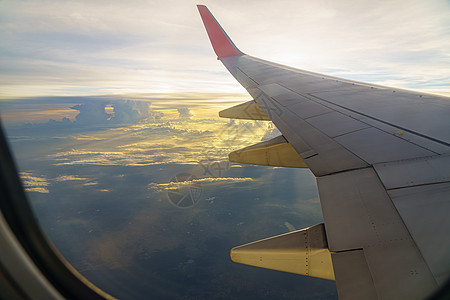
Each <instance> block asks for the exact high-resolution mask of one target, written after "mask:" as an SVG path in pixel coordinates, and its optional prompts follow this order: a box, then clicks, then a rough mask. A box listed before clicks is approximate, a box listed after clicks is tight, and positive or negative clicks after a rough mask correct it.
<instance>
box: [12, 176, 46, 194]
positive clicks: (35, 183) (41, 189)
mask: <svg viewBox="0 0 450 300" xmlns="http://www.w3.org/2000/svg"><path fill="white" fill-rule="evenodd" d="M19 176H20V178H21V179H22V183H23V185H24V187H25V191H27V192H37V193H42V194H48V193H49V190H48V186H49V185H50V183H49V182H48V180H47V178H45V177H38V176H34V175H33V174H32V173H31V172H20V173H19Z"/></svg>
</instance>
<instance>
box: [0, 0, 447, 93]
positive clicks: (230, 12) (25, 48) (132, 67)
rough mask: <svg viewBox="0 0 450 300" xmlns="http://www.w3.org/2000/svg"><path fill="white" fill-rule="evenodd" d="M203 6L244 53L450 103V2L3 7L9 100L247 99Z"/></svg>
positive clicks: (0, 79) (46, 1)
mask: <svg viewBox="0 0 450 300" xmlns="http://www.w3.org/2000/svg"><path fill="white" fill-rule="evenodd" d="M196 4H205V5H207V6H208V8H209V9H210V10H211V12H212V13H213V14H214V15H215V17H216V19H218V20H219V22H220V23H221V25H222V27H223V28H224V29H225V30H226V31H227V33H228V35H229V36H230V37H231V38H232V39H233V41H234V42H235V44H236V45H237V46H238V47H239V48H240V49H241V50H242V51H243V52H245V53H248V54H251V55H253V56H256V57H260V58H263V59H266V60H271V61H275V62H279V63H282V64H286V65H290V66H293V67H297V68H301V69H305V70H310V71H315V72H320V73H326V74H329V75H334V76H340V77H344V78H349V79H354V80H360V81H367V82H372V83H376V84H382V85H388V86H395V87H400V88H409V89H419V90H422V91H428V92H432V93H440V94H446V95H449V94H450V71H449V70H450V38H449V36H450V18H448V15H449V13H450V2H449V1H444V0H430V1H420V0H419V1H409V0H408V1H349V0H342V1H330V0H320V1H306V0H301V1H285V0H282V1H245V2H243V1H235V0H232V1H217V0H209V1H208V0H205V1H203V2H201V3H199V2H197V1H190V0H182V1H181V0H167V1H158V0H155V1H141V0H133V1H126V2H124V1H87V0H86V1H83V0H82V1H61V0H58V1H54V0H36V1H10V0H2V1H0V38H1V41H2V42H1V44H0V99H12V98H23V97H37V96H87V95H138V94H148V93H151V94H164V95H168V96H167V97H169V98H170V97H180V96H182V95H190V96H192V95H197V94H198V95H202V94H205V93H216V94H218V95H221V96H222V97H224V98H226V97H229V98H233V97H236V95H240V96H241V97H246V91H245V90H244V89H243V88H242V87H241V86H240V85H239V84H238V83H237V82H236V81H235V80H234V79H233V78H232V76H231V75H229V74H228V72H227V71H226V69H225V68H224V67H223V66H222V65H221V64H220V63H219V62H218V61H217V60H216V57H215V55H214V52H213V50H212V47H211V45H210V43H209V40H208V38H207V35H206V32H205V29H204V28H203V24H202V22H201V19H200V16H199V14H198V11H197V8H196V6H195V5H196Z"/></svg>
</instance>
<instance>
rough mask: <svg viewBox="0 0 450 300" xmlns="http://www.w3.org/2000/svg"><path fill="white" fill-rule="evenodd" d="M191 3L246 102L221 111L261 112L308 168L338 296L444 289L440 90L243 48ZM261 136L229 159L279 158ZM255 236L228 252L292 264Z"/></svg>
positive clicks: (449, 206) (444, 126)
mask: <svg viewBox="0 0 450 300" xmlns="http://www.w3.org/2000/svg"><path fill="white" fill-rule="evenodd" d="M199 11H200V14H201V17H202V19H203V22H204V24H205V27H206V30H207V32H208V36H209V38H210V40H211V43H212V45H213V48H214V50H215V52H216V54H217V56H218V59H220V60H221V62H222V63H223V64H224V65H225V67H226V68H227V69H228V70H229V72H230V73H231V74H232V75H233V76H234V77H235V78H236V79H237V80H238V82H239V83H240V84H241V85H242V86H243V87H244V88H246V89H247V91H248V92H249V94H250V95H251V96H252V97H253V99H254V100H252V101H251V102H249V103H246V104H245V105H240V106H237V107H234V108H231V109H228V110H226V112H222V113H221V116H223V117H236V118H241V119H258V120H261V119H270V120H271V121H272V122H273V123H274V124H275V125H276V126H277V128H278V129H279V130H280V131H281V133H282V137H279V139H283V142H284V141H286V142H287V144H289V147H290V149H294V150H295V152H296V153H297V154H298V156H299V158H298V161H299V162H301V164H300V165H299V166H300V167H302V166H305V167H308V168H310V169H311V171H312V172H313V173H314V175H315V176H316V179H317V185H318V189H319V195H320V201H321V206H322V212H323V216H324V221H325V231H326V234H325V231H324V235H325V237H326V240H327V243H326V245H327V247H328V251H329V253H330V254H331V259H332V268H333V269H334V275H335V276H334V277H335V279H336V284H337V289H338V294H339V297H340V298H342V299H377V298H383V299H423V298H424V297H426V296H428V295H430V294H431V293H432V292H433V291H435V290H436V289H437V288H438V287H439V286H442V285H443V284H444V283H445V281H446V280H447V278H448V276H449V274H450V258H449V256H448V253H450V241H449V239H448V236H449V235H450V220H449V218H447V214H448V211H450V150H449V146H450V131H449V130H448V128H450V118H448V116H449V115H450V99H449V98H447V97H440V96H434V95H426V94H421V93H416V92H410V91H405V90H400V89H392V88H388V87H382V86H377V85H372V84H367V83H361V82H356V81H351V80H346V79H341V78H336V77H332V76H327V75H322V74H317V73H313V72H308V71H304V70H298V69H294V68H290V67H286V66H282V65H279V64H275V63H272V62H268V61H264V60H261V59H258V58H255V57H251V56H249V55H246V54H244V53H242V52H241V51H239V50H238V49H237V47H236V46H235V45H234V44H233V42H231V40H230V39H229V37H228V36H227V35H226V33H225V32H224V31H223V29H222V28H221V27H220V25H219V24H218V23H217V21H216V20H215V19H214V17H213V16H212V15H211V13H210V12H209V10H208V9H207V8H206V7H205V6H199ZM255 106H256V107H259V109H258V108H255ZM249 107H250V108H251V109H249ZM260 110H262V112H263V113H264V114H263V113H261V112H259V111H260ZM255 112H258V113H255ZM261 116H263V117H261ZM268 143H269V144H270V147H267V145H266V144H264V145H259V144H258V145H255V146H250V147H247V148H244V149H242V150H240V151H237V153H234V154H233V153H232V154H230V160H234V161H238V162H243V163H253V164H255V163H256V164H265V165H274V163H277V164H278V165H283V164H284V165H285V166H288V164H287V163H285V162H283V161H286V159H284V160H283V159H282V158H283V156H285V155H286V150H283V151H285V152H282V151H281V150H279V151H278V150H277V149H287V147H286V146H283V145H284V144H282V143H281V144H280V143H278V140H277V142H276V143H275V142H268ZM272 143H273V144H274V145H276V147H274V146H272ZM278 145H280V146H278ZM255 149H256V150H257V151H256V150H255ZM268 149H270V150H268ZM253 153H257V156H256V157H254V158H252V154H253ZM261 153H263V155H261ZM289 153H292V152H289ZM263 156H264V158H261V157H263ZM290 156H292V154H290ZM266 157H267V158H266ZM269 157H278V158H277V159H276V160H274V159H272V160H271V159H270V158H269ZM292 157H295V156H292ZM274 161H275V162H274ZM289 166H295V165H289ZM293 236H295V235H293ZM298 236H300V235H298ZM264 241H265V240H263V241H261V242H257V243H255V244H250V245H257V248H258V251H253V248H254V247H255V246H250V248H249V247H248V246H247V248H246V246H245V245H244V246H242V248H241V247H237V248H235V249H240V250H242V249H251V250H252V251H248V252H245V254H246V255H244V257H246V259H245V261H243V260H242V259H240V260H238V261H239V262H241V263H246V264H251V265H255V266H260V267H266V268H272V269H278V270H285V271H288V272H292V271H290V270H291V269H289V268H287V269H286V268H284V269H283V267H282V266H279V267H278V268H277V266H274V264H273V260H274V257H276V255H277V252H278V253H280V251H279V249H278V248H277V247H274V242H275V244H276V241H277V239H276V238H274V239H269V241H270V242H264ZM275 248H276V250H274V249H275ZM235 249H233V250H235ZM261 251H262V252H263V253H264V254H265V256H264V257H267V259H268V261H267V263H264V262H263V261H262V260H264V257H262V256H261V255H260V253H262V252H261ZM296 251H300V252H301V251H304V250H301V249H297V250H296ZM281 252H283V251H281ZM300 252H299V253H300ZM232 253H233V252H232ZM283 253H284V252H283ZM302 253H303V252H302ZM255 255H256V256H258V255H260V256H259V257H258V260H255V257H254V256H255ZM280 255H281V254H280ZM234 256H235V255H234ZM232 257H233V255H232ZM241 257H242V256H241ZM280 259H281V257H280ZM290 259H291V257H290ZM298 260H299V264H304V263H306V264H307V262H308V260H307V259H306V261H305V260H304V257H303V256H302V255H299V256H298ZM275 261H276V260H275ZM252 262H253V263H252ZM268 266H269V267H268ZM311 268H314V267H313V266H311ZM296 273H299V274H303V275H309V276H314V275H311V274H313V273H314V272H309V273H308V274H304V273H301V272H296ZM319 277H320V276H319ZM322 278H324V277H323V276H322ZM325 278H326V277H325Z"/></svg>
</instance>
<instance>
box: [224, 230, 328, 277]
mask: <svg viewBox="0 0 450 300" xmlns="http://www.w3.org/2000/svg"><path fill="white" fill-rule="evenodd" d="M230 256H231V259H232V260H233V261H234V262H237V263H241V264H246V265H250V266H255V267H260V268H266V269H272V270H277V271H283V272H289V273H295V274H301V275H306V276H311V277H317V278H323V279H329V280H334V271H333V264H332V262H331V253H330V251H329V250H328V247H327V240H326V235H325V228H324V226H323V224H318V225H315V226H312V227H309V228H305V229H302V230H297V231H293V232H289V233H286V234H282V235H278V236H274V237H271V238H267V239H264V240H260V241H256V242H253V243H249V244H246V245H243V246H239V247H235V248H233V249H231V252H230Z"/></svg>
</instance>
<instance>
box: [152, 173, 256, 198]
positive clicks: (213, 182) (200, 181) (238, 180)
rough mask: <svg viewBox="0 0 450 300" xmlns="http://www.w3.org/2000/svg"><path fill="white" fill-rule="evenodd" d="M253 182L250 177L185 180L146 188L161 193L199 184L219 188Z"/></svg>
mask: <svg viewBox="0 0 450 300" xmlns="http://www.w3.org/2000/svg"><path fill="white" fill-rule="evenodd" d="M253 181H255V179H253V178H250V177H237V178H232V177H218V178H216V177H207V178H200V179H193V180H186V181H180V182H169V183H155V182H152V183H150V184H149V185H148V188H149V189H150V190H151V191H155V192H163V191H170V190H177V189H179V188H180V187H183V186H191V185H199V184H201V185H203V186H220V185H227V184H235V183H241V182H253ZM210 200H211V199H210Z"/></svg>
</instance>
